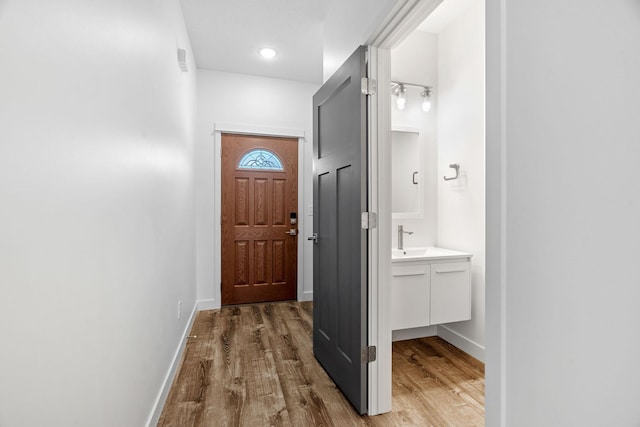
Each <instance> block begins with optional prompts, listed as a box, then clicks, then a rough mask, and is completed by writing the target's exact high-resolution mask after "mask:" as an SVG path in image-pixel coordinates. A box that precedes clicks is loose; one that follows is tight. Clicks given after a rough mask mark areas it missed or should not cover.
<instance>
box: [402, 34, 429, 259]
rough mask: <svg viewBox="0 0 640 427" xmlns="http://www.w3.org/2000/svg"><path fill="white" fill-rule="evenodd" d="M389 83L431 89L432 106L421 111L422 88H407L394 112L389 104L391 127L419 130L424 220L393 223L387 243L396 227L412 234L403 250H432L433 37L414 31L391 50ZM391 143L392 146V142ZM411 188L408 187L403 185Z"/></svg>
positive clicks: (406, 237)
mask: <svg viewBox="0 0 640 427" xmlns="http://www.w3.org/2000/svg"><path fill="white" fill-rule="evenodd" d="M391 79H392V80H393V81H400V82H409V83H416V84H421V85H425V86H433V87H434V92H433V94H432V106H431V110H430V111H429V112H424V111H422V98H421V97H420V93H421V92H422V88H416V87H412V86H407V104H406V107H405V109H404V110H398V108H397V106H396V102H395V97H392V99H391V100H390V102H391V104H392V105H391V124H392V127H397V126H399V127H412V128H416V129H418V130H419V135H418V144H419V145H420V149H421V151H420V161H421V165H422V169H421V173H420V175H419V176H418V179H419V181H420V185H421V187H422V190H423V196H424V197H423V201H422V203H423V210H424V216H423V218H421V219H393V220H392V227H391V229H392V233H391V242H392V245H393V247H394V248H395V247H397V246H398V232H397V230H398V225H400V224H402V225H403V227H404V229H405V230H406V231H412V232H413V233H414V234H412V235H406V234H405V236H404V246H405V247H410V246H435V245H436V242H437V224H438V221H437V217H438V209H437V206H438V194H437V188H438V186H437V176H438V150H437V142H438V141H437V117H438V106H437V102H436V100H437V93H438V38H437V36H435V35H433V34H427V33H423V32H420V31H414V32H413V33H411V34H410V35H409V36H408V37H407V38H406V39H404V40H403V41H402V43H400V44H399V45H398V46H397V47H395V48H394V49H392V50H391ZM392 143H393V142H392ZM407 184H408V185H411V183H407Z"/></svg>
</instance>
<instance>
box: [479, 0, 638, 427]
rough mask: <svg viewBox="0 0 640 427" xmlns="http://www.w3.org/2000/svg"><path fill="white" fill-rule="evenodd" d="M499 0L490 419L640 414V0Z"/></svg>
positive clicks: (494, 29) (494, 34) (492, 153)
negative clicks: (604, 0) (499, 78)
mask: <svg viewBox="0 0 640 427" xmlns="http://www.w3.org/2000/svg"><path fill="white" fill-rule="evenodd" d="M487 4H488V9H487V18H488V19H487V21H488V24H487V29H488V30H489V32H488V40H489V44H488V51H487V53H488V60H489V68H488V72H487V76H488V77H489V76H491V79H490V81H489V83H490V86H489V89H490V90H489V91H488V94H489V104H488V105H489V109H488V111H487V113H488V117H487V118H488V123H489V125H490V126H489V128H488V135H489V138H488V140H487V143H488V155H489V160H490V164H489V170H490V171H491V175H490V176H489V179H488V181H487V184H488V186H487V190H488V195H489V196H490V197H489V199H488V200H489V201H490V204H489V205H488V217H489V218H494V216H495V217H502V219H503V221H504V222H503V224H499V223H498V224H496V223H495V222H494V221H493V220H491V221H489V225H490V228H489V230H488V236H490V235H492V233H495V234H496V235H500V236H502V239H503V240H502V242H500V241H495V240H493V238H492V239H491V242H490V243H491V244H490V246H489V252H488V253H487V259H488V264H487V267H488V272H490V273H491V274H490V275H488V276H487V279H488V281H487V300H488V302H490V303H491V306H492V307H493V308H498V309H497V310H489V311H488V312H487V315H488V316H487V323H488V325H489V326H490V327H488V328H487V331H488V334H489V336H488V339H489V340H490V344H492V343H498V344H499V343H502V345H503V347H500V346H499V345H495V346H491V345H489V346H487V356H488V362H489V364H488V365H487V399H488V400H487V422H488V425H498V423H499V422H500V421H502V423H501V424H502V425H508V426H514V425H518V426H523V427H527V426H542V425H544V426H567V425H580V426H602V425H611V426H613V425H615V426H637V425H640V406H639V405H638V388H637V384H638V383H640V364H639V363H638V361H639V360H640V334H639V333H638V325H640V310H638V301H640V282H639V280H638V272H637V267H636V266H637V264H638V254H639V253H640V250H639V243H638V242H640V221H638V218H640V172H639V171H640V169H639V168H638V159H640V121H639V120H638V112H639V111H640V79H639V77H638V76H640V56H639V55H638V53H637V52H638V41H639V40H640V3H639V2H638V1H635V0H619V1H614V2H607V3H606V4H603V3H602V2H600V1H596V0H586V1H583V2H580V3H579V4H577V3H576V2H573V1H566V0H563V1H553V2H551V1H546V2H535V3H534V2H509V3H508V9H507V10H506V11H505V10H504V9H503V7H504V6H503V5H504V2H501V1H498V0H489V1H488V2H487ZM505 28H507V29H508V31H507V32H506V33H505V32H504V30H505ZM503 67H504V68H503ZM501 73H504V74H502V78H503V80H502V85H501V83H500V82H499V81H497V80H495V79H494V76H500V75H501ZM501 118H502V119H501ZM503 144H506V145H503ZM494 171H495V172H494ZM502 280H504V282H502ZM503 286H504V287H503ZM500 302H502V305H503V307H502V309H500V307H499V305H500ZM500 326H502V328H500ZM490 367H491V369H489V368H490ZM501 387H502V388H503V391H505V390H506V394H505V395H504V398H503V399H501V398H500V396H499V393H500V388H501ZM502 417H504V418H502ZM501 418H502V419H501Z"/></svg>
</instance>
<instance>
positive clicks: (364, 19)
mask: <svg viewBox="0 0 640 427" xmlns="http://www.w3.org/2000/svg"><path fill="white" fill-rule="evenodd" d="M396 3H398V0H351V1H334V2H332V4H331V9H329V13H327V16H326V18H325V20H324V26H323V36H322V42H323V53H322V61H323V63H322V66H323V81H327V80H328V79H329V77H331V75H333V73H334V72H335V71H336V70H337V69H338V68H340V65H342V63H343V62H344V61H345V60H346V59H347V58H349V56H351V54H352V53H353V52H354V51H355V50H356V48H357V47H358V46H360V45H362V44H365V43H366V42H367V40H368V39H369V38H370V37H371V36H372V35H373V33H374V31H375V30H376V29H377V28H378V26H379V25H380V24H381V23H382V21H383V20H384V19H385V18H386V17H387V15H388V14H389V12H390V11H391V10H392V8H393V7H394V5H395V4H396Z"/></svg>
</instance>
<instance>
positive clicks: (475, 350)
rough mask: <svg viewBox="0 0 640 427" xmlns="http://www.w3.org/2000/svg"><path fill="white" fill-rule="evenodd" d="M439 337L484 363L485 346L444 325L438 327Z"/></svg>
mask: <svg viewBox="0 0 640 427" xmlns="http://www.w3.org/2000/svg"><path fill="white" fill-rule="evenodd" d="M438 336H439V337H440V338H442V339H443V340H445V341H446V342H448V343H449V344H452V345H454V346H456V347H458V348H459V349H460V350H462V351H464V352H465V353H467V354H470V355H471V356H473V357H475V358H476V359H478V360H479V361H481V362H483V363H484V346H481V345H480V344H478V343H477V342H474V341H472V340H470V339H469V338H467V337H465V336H463V335H460V334H459V333H457V332H456V331H454V330H452V329H450V328H448V327H446V326H444V325H438Z"/></svg>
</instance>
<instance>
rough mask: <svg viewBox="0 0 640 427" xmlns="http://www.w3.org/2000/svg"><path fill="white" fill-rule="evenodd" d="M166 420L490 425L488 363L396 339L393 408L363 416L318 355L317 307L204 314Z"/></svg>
mask: <svg viewBox="0 0 640 427" xmlns="http://www.w3.org/2000/svg"><path fill="white" fill-rule="evenodd" d="M190 334H191V336H192V338H189V340H188V342H187V344H186V346H185V351H184V354H183V358H182V362H181V366H180V368H179V370H178V373H177V375H176V378H175V380H174V383H173V385H172V387H171V390H170V393H169V396H168V398H167V402H166V404H165V407H164V410H163V412H162V415H161V417H160V422H159V424H158V425H160V426H180V427H185V426H194V427H195V426H251V427H253V426H295V427H297V426H303V427H306V426H309V427H310V426H339V427H342V426H376V427H387V426H435V427H444V426H464V427H467V426H482V425H484V407H483V405H484V365H483V364H482V363H481V362H479V361H477V360H476V359H474V358H473V357H471V356H469V355H467V354H466V353H464V352H462V351H461V350H459V349H457V348H455V347H453V346H452V345H451V344H449V343H447V342H446V341H444V340H442V339H440V338H438V337H430V338H423V339H419V340H409V341H400V342H396V343H394V344H393V411H392V412H390V413H387V414H382V415H378V416H374V417H368V416H363V417H361V416H360V415H358V414H357V413H356V412H355V410H354V409H353V407H352V406H351V405H350V404H349V402H348V401H347V400H346V399H345V397H344V395H343V394H342V393H341V392H340V391H339V390H338V389H337V388H336V386H335V384H334V383H333V381H331V379H330V378H329V376H328V375H327V374H326V372H325V371H324V370H323V369H322V367H321V366H320V364H319V363H318V361H317V360H316V359H315V357H314V356H313V344H312V334H313V305H312V303H311V302H302V303H299V302H281V303H266V304H254V305H242V306H227V307H223V308H222V309H220V310H211V311H202V312H199V313H198V314H197V316H196V319H195V322H194V325H193V328H192V330H191V332H190Z"/></svg>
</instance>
